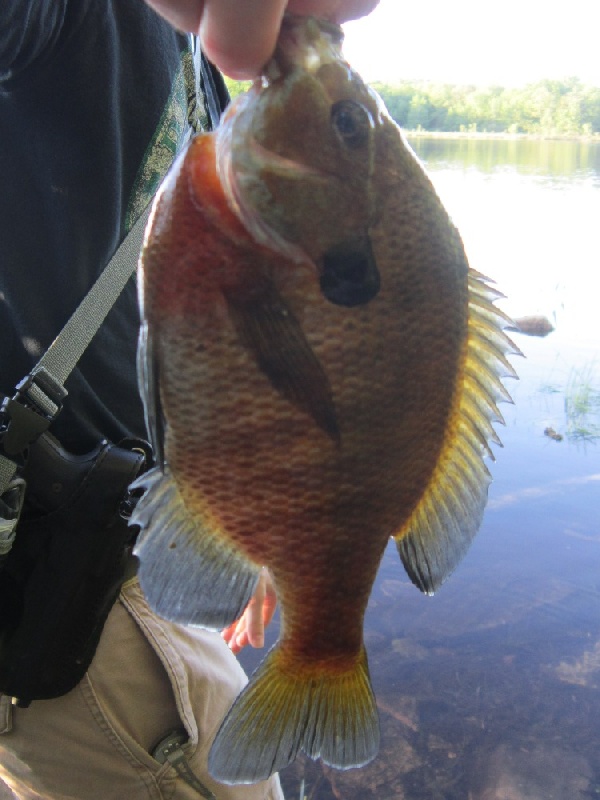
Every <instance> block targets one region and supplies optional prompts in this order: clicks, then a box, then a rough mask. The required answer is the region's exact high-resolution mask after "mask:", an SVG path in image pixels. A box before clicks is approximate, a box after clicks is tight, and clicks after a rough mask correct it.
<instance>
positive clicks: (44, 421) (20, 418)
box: [0, 204, 151, 556]
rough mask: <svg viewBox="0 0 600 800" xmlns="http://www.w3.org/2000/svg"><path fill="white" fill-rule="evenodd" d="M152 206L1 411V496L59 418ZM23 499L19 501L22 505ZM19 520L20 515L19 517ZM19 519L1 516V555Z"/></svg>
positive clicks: (132, 262)
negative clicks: (24, 456) (23, 458)
mask: <svg viewBox="0 0 600 800" xmlns="http://www.w3.org/2000/svg"><path fill="white" fill-rule="evenodd" d="M150 207H151V204H149V205H148V207H147V208H146V209H145V211H144V212H143V213H142V215H141V216H140V217H139V219H138V220H137V222H136V223H135V225H134V226H133V228H131V230H130V231H129V233H128V234H127V236H126V237H125V239H124V240H123V241H122V242H121V244H120V246H119V248H118V249H117V251H116V252H115V254H114V255H113V257H112V258H111V260H110V261H109V262H108V264H107V265H106V267H105V268H104V270H103V271H102V273H101V275H100V277H99V278H98V279H97V280H96V282H95V283H94V285H93V286H92V288H91V289H90V290H89V292H88V293H87V295H86V296H85V297H84V298H83V300H82V301H81V303H80V305H79V306H78V308H77V309H76V310H75V311H74V312H73V314H72V316H71V317H70V319H69V320H68V322H67V323H66V325H65V326H64V328H63V329H62V331H61V332H60V333H59V334H58V336H57V337H56V339H55V340H54V341H53V342H52V344H51V345H50V347H49V348H48V350H46V352H45V353H44V355H43V356H42V357H41V358H40V360H39V361H38V362H37V364H36V365H35V366H34V367H33V369H32V370H31V372H30V373H29V375H27V376H26V377H25V378H23V380H22V381H21V382H20V383H19V384H18V385H17V387H16V393H15V395H14V397H11V398H5V399H4V402H3V403H2V406H1V408H0V416H1V418H2V427H1V429H0V437H1V440H2V452H0V497H2V495H3V494H4V493H5V492H6V491H7V490H8V489H9V487H11V483H12V482H13V480H14V478H15V474H16V471H17V462H16V460H13V459H18V457H19V455H20V454H21V453H22V452H23V450H24V449H25V448H26V447H27V446H28V445H29V444H31V443H32V442H34V441H35V440H36V439H37V438H38V436H40V435H41V434H42V433H43V432H44V431H45V430H47V429H48V427H49V426H50V424H51V423H52V422H53V420H54V419H55V418H56V416H57V414H58V412H59V411H60V409H61V408H62V402H63V400H64V398H65V397H66V395H67V390H66V389H65V387H64V383H65V381H66V380H67V378H68V377H69V375H70V374H71V372H72V371H73V369H74V368H75V366H76V365H77V362H78V361H79V359H80V358H81V356H82V355H83V353H84V351H85V349H86V348H87V346H88V345H89V343H90V342H91V341H92V339H93V338H94V336H95V334H96V332H97V331H98V329H99V327H100V326H101V325H102V323H103V321H104V319H105V317H106V315H107V314H108V312H109V311H110V309H111V308H112V307H113V305H114V304H115V302H116V300H117V298H118V297H119V295H120V294H121V291H122V290H123V287H124V286H125V284H126V283H127V281H128V279H129V278H130V276H131V275H132V273H133V271H134V269H135V267H136V264H137V258H138V255H139V252H140V250H141V246H142V240H143V237H144V230H145V227H146V222H147V221H148V216H149V214H150ZM20 500H22V498H20ZM20 500H19V501H20ZM17 516H18V515H17ZM15 525H16V519H15V520H14V521H13V520H12V519H9V520H6V519H2V517H1V515H0V556H1V555H2V554H3V553H4V552H8V550H9V549H10V547H11V545H12V538H14V528H15Z"/></svg>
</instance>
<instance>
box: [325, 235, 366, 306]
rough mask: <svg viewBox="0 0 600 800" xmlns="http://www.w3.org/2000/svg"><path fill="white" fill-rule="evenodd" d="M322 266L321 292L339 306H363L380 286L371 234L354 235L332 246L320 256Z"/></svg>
mask: <svg viewBox="0 0 600 800" xmlns="http://www.w3.org/2000/svg"><path fill="white" fill-rule="evenodd" d="M319 269H320V275H319V285H320V287H321V292H322V293H323V296H324V297H325V298H326V299H327V300H329V302H330V303H333V304H334V305H337V306H345V307H346V308H354V307H356V306H364V305H366V304H367V303H369V302H370V301H371V300H372V299H373V298H374V297H376V295H377V294H378V293H379V290H380V288H381V276H380V274H379V269H378V268H377V262H376V260H375V255H374V253H373V247H372V245H371V239H370V237H369V235H368V234H363V235H360V236H353V237H351V238H349V239H346V240H345V241H343V242H340V243H338V244H336V245H334V246H333V247H331V248H330V249H329V250H328V251H327V252H326V253H325V255H324V256H323V257H322V258H321V259H320V262H319Z"/></svg>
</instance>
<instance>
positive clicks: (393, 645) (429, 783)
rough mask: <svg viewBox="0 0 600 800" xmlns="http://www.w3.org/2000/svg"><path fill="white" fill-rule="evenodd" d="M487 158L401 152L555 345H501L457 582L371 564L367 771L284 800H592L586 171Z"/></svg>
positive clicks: (597, 564) (598, 379)
mask: <svg viewBox="0 0 600 800" xmlns="http://www.w3.org/2000/svg"><path fill="white" fill-rule="evenodd" d="M434 144H435V147H436V148H437V149H436V153H437V155H435V156H434V155H432V152H433V145H434ZM499 144H501V143H497V142H494V143H488V142H470V143H468V142H459V143H450V142H443V143H439V142H437V143H432V142H430V141H426V140H421V141H420V142H417V143H416V147H417V148H418V150H419V153H420V155H421V157H423V158H425V159H429V158H431V162H430V163H429V164H428V166H429V168H430V170H431V174H432V179H433V180H434V183H435V185H436V187H437V189H438V191H439V192H440V194H441V196H442V197H443V199H444V201H445V202H446V204H447V205H448V207H449V209H450V211H451V213H452V215H453V217H454V219H455V221H456V222H457V224H458V226H459V228H460V229H461V231H462V233H463V237H464V240H465V246H466V249H467V252H468V254H469V258H470V261H471V263H472V265H473V266H475V267H476V268H477V269H478V270H480V271H482V272H484V273H486V274H488V275H490V276H492V277H493V278H494V279H495V280H496V281H497V283H498V285H499V287H500V288H501V289H502V291H504V292H505V293H506V294H507V295H508V298H507V300H506V301H504V305H503V307H504V308H505V310H507V311H508V313H510V314H512V315H515V316H519V315H524V314H536V313H541V314H544V315H547V316H548V318H549V319H551V321H552V323H553V325H554V326H555V330H554V331H553V332H552V333H550V334H549V335H548V336H546V337H545V338H534V337H528V336H524V335H522V334H518V333H515V334H514V339H515V342H516V343H517V344H518V346H519V347H520V348H521V349H522V351H523V352H524V355H525V358H519V359H517V360H516V361H517V363H515V366H516V368H517V371H518V372H519V375H520V380H519V381H511V382H510V385H509V387H508V388H509V390H510V392H511V394H512V396H513V398H514V400H515V404H514V405H504V406H503V407H502V411H503V413H504V416H505V418H506V426H505V427H504V428H502V429H501V430H500V431H499V433H500V436H501V439H502V441H503V442H504V445H505V447H504V449H503V450H501V451H499V452H498V453H497V457H498V460H497V463H495V464H493V465H492V467H491V469H492V472H493V476H494V482H493V484H492V486H491V489H490V501H489V504H488V508H487V511H486V515H485V518H484V522H483V526H482V529H481V531H480V533H479V534H478V536H477V538H476V539H475V542H474V544H473V546H472V548H471V550H470V552H469V554H468V555H467V557H466V558H465V560H464V561H463V563H462V564H461V565H460V567H459V568H458V570H457V571H456V573H455V574H454V575H453V576H452V577H451V578H450V580H449V581H448V582H447V583H446V584H445V585H444V586H443V587H442V589H441V590H440V591H439V592H438V593H437V594H436V596H435V597H432V598H429V597H424V596H423V595H421V594H420V593H419V592H418V591H417V590H416V589H415V588H414V587H413V586H412V584H410V582H409V581H408V579H407V578H406V576H405V575H404V571H403V569H402V567H401V564H400V562H399V559H398V556H397V553H396V549H395V547H393V546H390V547H389V548H388V550H387V551H386V554H385V557H384V560H383V563H382V566H381V570H380V574H379V576H378V578H377V581H376V584H375V587H374V591H373V595H372V598H371V602H370V605H369V608H368V611H367V617H366V639H367V645H368V652H369V659H370V665H371V672H372V676H373V682H374V686H375V691H376V694H377V699H378V706H379V712H380V715H381V728H382V747H381V753H380V756H379V757H378V758H377V760H376V761H374V762H373V763H372V764H371V765H369V766H367V767H365V768H363V769H361V770H350V771H348V772H345V773H342V772H336V771H334V770H329V769H327V768H324V767H323V766H322V765H320V764H313V763H312V762H309V761H300V762H298V763H297V764H295V765H294V766H293V767H291V768H289V769H288V770H286V771H285V772H284V774H283V776H282V779H283V783H284V787H285V790H286V796H287V798H288V800H297V798H299V797H300V794H301V790H302V794H303V797H306V798H311V799H312V800H334V798H337V800H369V799H370V798H377V800H388V799H389V800H548V799H549V798H553V800H584V798H585V799H586V800H589V798H590V797H596V796H600V693H599V687H600V521H599V513H598V509H599V506H600V503H599V500H600V491H599V490H600V443H598V436H599V433H600V342H599V336H598V323H597V318H598V307H597V304H598V297H599V296H600V294H599V292H598V289H599V288H600V285H599V281H600V277H599V276H600V269H598V267H599V266H600V265H599V264H598V219H600V185H599V184H598V180H599V177H600V165H596V167H592V166H590V163H589V162H586V165H584V166H582V164H583V161H582V160H581V158H580V157H578V158H579V160H577V159H575V158H574V157H573V158H572V159H571V161H569V162H568V164H569V166H568V168H567V166H565V165H566V164H567V161H566V160H565V159H566V157H565V155H564V153H565V152H566V149H565V145H566V144H567V143H556V145H557V147H558V150H559V151H560V152H558V153H557V154H555V155H553V154H551V153H550V151H549V150H548V149H544V150H539V149H535V150H532V149H531V146H530V143H522V142H517V143H514V142H513V143H511V142H509V143H503V144H504V145H506V147H505V148H504V149H502V148H500V149H499V147H498V146H499ZM442 145H443V148H446V149H445V150H443V148H442ZM490 145H493V146H491V148H490ZM517 145H518V146H519V147H518V148H517V149H516V150H515V149H514V148H515V147H516V146H517ZM534 145H535V147H536V148H538V145H539V143H534ZM546 145H547V147H548V148H549V147H550V145H551V143H546ZM478 148H480V155H481V159H480V161H478V156H477V150H478ZM519 148H521V149H520V150H519ZM534 152H535V153H538V156H537V158H538V161H537V162H536V163H528V159H531V158H533V156H532V153H534ZM582 152H583V151H582ZM590 152H592V151H590ZM461 153H462V155H461ZM465 153H468V159H466V156H465V155H464V154H465ZM490 153H492V155H490ZM494 153H495V154H496V156H494V155H493V154H494ZM594 153H595V155H594V158H595V159H597V158H598V151H597V150H595V151H594ZM498 154H501V156H502V159H504V160H502V159H501V160H500V162H499V167H500V168H498V169H496V168H495V167H494V166H493V158H494V157H499V156H498ZM540 154H541V155H540ZM509 156H510V157H513V156H514V157H515V161H514V163H511V164H510V168H506V167H507V166H508V165H509V161H508V159H509ZM569 158H571V156H570V157H569ZM465 159H466V160H465ZM540 159H541V161H540ZM594 163H596V162H594ZM450 164H451V166H449V165H450ZM549 164H551V165H552V169H549V168H548V165H549ZM557 170H558V171H559V174H558V178H559V179H558V180H556V177H557V172H556V171H557ZM589 170H592V171H593V170H596V171H595V172H594V175H593V176H591V175H590V174H589ZM549 428H551V429H552V430H554V431H555V432H556V433H557V434H558V435H559V437H560V438H558V437H557V438H553V437H550V436H549V435H548V434H547V433H545V431H547V429H549ZM332 613H335V610H334V609H332ZM270 636H271V640H270V641H273V640H274V638H276V630H273V631H271V633H270ZM259 658H260V655H257V654H247V655H246V656H245V664H246V666H247V667H249V668H250V669H252V667H253V666H254V664H256V662H257V660H258V659H259Z"/></svg>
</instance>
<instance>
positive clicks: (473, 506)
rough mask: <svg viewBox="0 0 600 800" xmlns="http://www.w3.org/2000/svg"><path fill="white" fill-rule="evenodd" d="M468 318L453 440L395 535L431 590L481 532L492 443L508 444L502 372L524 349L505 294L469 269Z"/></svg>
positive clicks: (408, 563) (419, 580)
mask: <svg viewBox="0 0 600 800" xmlns="http://www.w3.org/2000/svg"><path fill="white" fill-rule="evenodd" d="M468 286H469V319H468V332H467V341H466V345H465V351H464V356H463V359H462V365H461V381H460V386H459V389H458V392H457V394H456V398H455V401H454V407H453V409H452V412H451V415H450V420H449V424H448V430H447V433H446V440H445V443H444V446H443V448H442V452H441V454H440V458H439V460H438V463H437V465H436V468H435V470H434V472H433V474H432V476H431V479H430V481H429V485H428V486H427V489H426V490H425V492H424V493H423V496H422V497H421V499H420V501H419V503H418V505H417V506H416V508H415V510H414V511H413V513H412V515H411V517H410V519H409V520H408V522H407V524H406V525H405V527H404V528H403V529H402V530H401V531H400V532H399V533H398V534H397V535H396V536H395V537H394V538H395V540H396V545H397V547H398V552H399V554H400V558H401V559H402V563H403V564H404V567H405V569H406V571H407V573H408V575H409V577H410V579H411V580H412V581H413V583H414V584H415V585H416V586H418V587H419V589H421V591H423V592H427V593H428V594H432V593H433V592H434V591H435V590H436V589H437V588H438V587H439V586H440V585H441V584H442V582H443V581H444V580H445V579H446V578H447V577H448V575H449V574H450V573H451V572H452V571H453V570H454V568H455V567H456V566H457V565H458V563H459V562H460V560H461V559H462V557H463V556H464V554H465V553H466V551H467V550H468V548H469V545H470V544H471V542H472V540H473V537H474V536H475V534H476V533H477V530H478V529H479V526H480V524H481V519H482V517H483V511H484V508H485V504H486V502H487V492H488V486H489V484H490V481H491V477H490V473H489V471H488V469H487V467H486V465H485V462H484V456H485V455H488V456H491V458H493V454H492V451H491V450H490V447H489V442H490V441H491V442H494V443H495V444H498V445H501V443H500V440H499V439H498V437H497V435H496V433H495V431H494V429H493V427H492V423H494V422H503V419H502V415H501V414H500V412H499V410H498V407H497V402H498V401H500V400H504V401H509V402H510V395H509V394H508V392H507V391H506V389H505V388H504V386H503V385H502V383H501V380H500V378H501V377H515V378H516V377H517V376H516V373H515V371H514V369H513V368H512V366H511V365H510V363H509V362H508V360H507V358H506V354H507V353H512V354H515V355H521V353H520V351H519V349H518V348H517V347H516V345H515V344H514V343H513V342H511V340H510V339H509V338H508V336H506V334H505V333H504V331H503V329H504V328H506V327H508V326H510V325H511V324H512V322H511V320H510V319H509V318H508V317H507V316H506V315H505V314H503V313H502V312H501V311H500V310H499V309H497V308H496V307H495V306H494V305H493V302H494V300H496V299H498V298H499V297H502V295H501V294H500V293H499V292H497V291H496V290H495V289H493V288H491V287H490V286H488V284H487V282H486V279H485V278H484V276H483V275H480V274H479V273H478V272H475V270H469V277H468Z"/></svg>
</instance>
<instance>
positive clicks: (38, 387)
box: [0, 366, 67, 456]
mask: <svg viewBox="0 0 600 800" xmlns="http://www.w3.org/2000/svg"><path fill="white" fill-rule="evenodd" d="M16 389H17V391H16V393H15V395H14V397H5V398H4V401H3V402H2V406H1V407H0V415H1V416H2V418H3V419H2V424H1V426H0V439H1V442H2V450H3V451H4V453H5V454H6V455H7V456H17V455H19V454H21V453H22V452H23V451H24V450H25V448H26V447H27V446H28V445H30V444H31V443H32V442H34V441H35V440H36V439H37V438H38V436H40V435H41V434H42V433H44V431H45V430H47V429H48V427H49V426H50V423H51V422H52V421H53V420H54V419H55V418H56V417H57V416H58V414H59V413H60V411H61V409H62V404H63V400H64V398H65V397H66V396H67V390H66V389H65V387H64V386H63V385H62V384H61V383H59V381H57V380H56V378H55V377H54V376H53V375H52V374H51V373H50V372H48V370H47V369H45V367H41V366H37V367H36V368H35V369H34V370H33V371H32V372H31V373H30V374H29V375H27V376H26V377H25V378H23V380H22V381H21V382H20V383H18V384H17V387H16Z"/></svg>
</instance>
